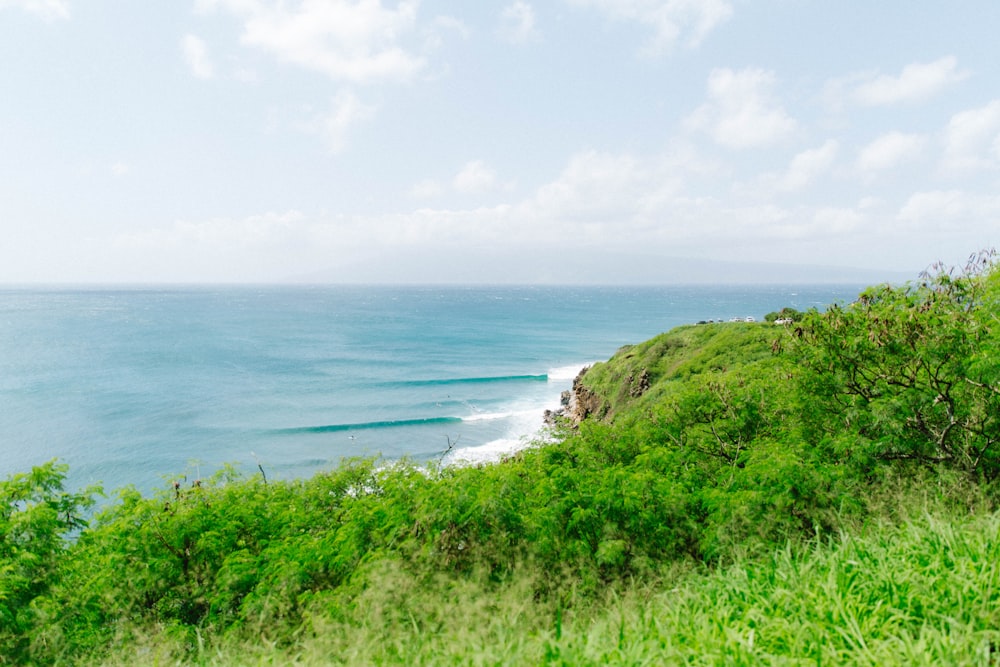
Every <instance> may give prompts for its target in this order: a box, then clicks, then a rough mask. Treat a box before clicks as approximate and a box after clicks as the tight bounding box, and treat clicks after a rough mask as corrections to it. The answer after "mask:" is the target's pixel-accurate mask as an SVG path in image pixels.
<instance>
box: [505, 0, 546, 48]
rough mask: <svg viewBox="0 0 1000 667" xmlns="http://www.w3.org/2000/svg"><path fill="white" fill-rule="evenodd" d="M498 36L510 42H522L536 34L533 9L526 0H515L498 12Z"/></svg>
mask: <svg viewBox="0 0 1000 667" xmlns="http://www.w3.org/2000/svg"><path fill="white" fill-rule="evenodd" d="M500 20H501V25H500V30H499V34H500V37H502V38H503V39H505V40H506V41H508V42H511V43H512V44H523V43H525V42H527V41H530V40H532V39H534V38H536V37H537V36H538V31H537V30H536V28H535V10H534V8H533V7H532V6H531V5H529V4H528V3H527V2H523V1H522V0H517V1H516V2H514V3H512V4H509V5H507V6H506V7H504V8H503V11H502V12H500Z"/></svg>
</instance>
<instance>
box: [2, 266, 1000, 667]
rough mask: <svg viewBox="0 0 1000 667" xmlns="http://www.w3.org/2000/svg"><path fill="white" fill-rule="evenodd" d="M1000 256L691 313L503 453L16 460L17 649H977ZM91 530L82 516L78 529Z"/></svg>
mask: <svg viewBox="0 0 1000 667" xmlns="http://www.w3.org/2000/svg"><path fill="white" fill-rule="evenodd" d="M998 299H1000V274H998V273H997V271H996V270H994V268H993V265H992V256H991V255H981V256H978V257H975V258H973V261H972V262H970V265H969V267H967V269H966V270H965V271H962V272H957V273H956V272H953V271H944V270H941V271H937V272H935V273H933V274H930V275H927V276H924V277H922V278H921V280H920V281H918V282H916V283H912V284H908V285H905V286H902V287H891V286H880V287H873V288H871V289H869V290H867V291H865V292H863V293H862V294H861V295H860V296H859V298H858V300H857V301H855V302H854V303H852V304H847V305H834V306H832V307H830V308H829V309H828V310H827V311H825V312H823V313H819V312H811V313H809V314H807V315H806V316H805V317H804V318H803V319H801V320H800V321H797V322H795V323H794V324H792V325H788V326H785V325H774V324H745V323H739V324H712V325H696V326H689V327H682V328H679V329H676V330H674V331H671V332H669V333H667V334H663V335H661V336H658V337H656V338H654V339H652V340H650V341H647V342H645V343H642V344H640V345H635V346H630V347H628V348H624V349H622V350H620V351H619V352H618V353H617V354H616V355H615V356H614V357H613V358H612V359H610V360H609V361H608V362H606V363H603V364H598V365H596V366H595V367H594V368H592V369H590V371H588V372H587V373H586V375H584V376H583V378H582V379H581V380H580V381H579V383H578V386H577V394H578V397H582V398H583V399H584V400H583V404H584V411H585V412H587V413H588V416H587V418H585V419H583V420H582V422H581V423H580V424H579V425H578V426H576V427H571V426H570V425H564V426H563V427H561V428H557V429H556V432H555V433H554V435H555V439H554V441H553V442H551V443H550V444H546V445H544V446H539V447H535V448H530V449H527V450H525V451H523V452H521V453H519V454H517V455H516V456H513V457H511V458H510V459H509V460H507V461H505V462H504V464H502V465H492V466H482V467H468V468H439V467H431V468H420V467H416V466H412V465H408V464H407V463H406V462H402V463H397V464H392V465H384V464H381V463H379V462H376V461H372V460H355V461H346V462H344V463H343V465H341V466H340V467H338V468H337V469H336V470H333V471H330V472H328V473H323V474H320V475H316V476H315V477H313V478H310V479H306V480H297V481H281V482H275V481H270V482H269V481H268V480H266V479H265V478H264V477H263V476H261V475H254V476H246V477H245V476H242V475H240V474H238V473H237V472H236V471H234V470H224V471H222V472H221V473H219V474H218V475H216V476H215V477H214V478H213V479H211V480H204V481H202V482H198V483H197V484H195V485H188V484H187V483H183V484H182V483H181V482H180V478H178V482H176V483H174V484H171V485H168V486H167V488H165V489H163V490H161V491H160V492H159V493H157V494H155V495H154V496H153V497H143V496H141V495H140V494H139V493H138V492H136V491H135V490H134V489H124V490H121V491H119V492H118V497H117V500H116V501H115V502H113V503H111V504H110V505H109V507H107V508H106V509H105V510H104V511H102V512H101V513H100V514H99V515H98V516H97V517H96V518H94V519H93V520H92V521H91V523H90V525H88V526H84V525H83V519H82V517H83V516H84V515H85V511H86V510H87V508H88V507H89V506H90V504H91V503H92V502H93V497H94V495H95V491H94V490H86V491H82V492H79V493H68V492H66V491H65V490H64V489H63V479H64V473H65V470H64V469H63V468H61V467H60V466H58V465H55V464H50V465H47V466H42V467H40V468H37V469H35V470H34V471H32V472H31V473H30V474H26V475H19V476H15V477H13V478H10V479H8V480H7V481H4V482H0V663H2V662H8V663H39V664H47V663H67V662H101V661H104V662H123V663H126V662H135V661H139V662H149V663H152V662H159V663H167V662H196V663H203V664H225V663H244V662H261V663H267V662H296V661H297V662H301V663H342V664H371V663H394V664H395V663H398V664H404V663H405V664H417V663H422V664H439V663H446V664H453V663H463V664H499V663H513V664H538V663H547V664H588V663H590V664H596V663H606V662H628V663H633V662H643V661H653V662H663V661H694V662H698V661H701V662H704V663H706V664H714V663H718V662H726V661H729V662H733V663H751V664H752V663H762V664H770V663H775V662H777V663H781V662H783V661H786V660H788V661H792V660H805V661H807V662H817V663H818V662H823V661H826V662H837V663H840V664H846V663H852V662H853V663H858V664H862V663H863V664H888V663H897V664H903V663H907V664H912V663H913V662H926V663H935V662H937V663H940V662H967V663H971V662H977V661H979V662H983V661H989V660H991V659H992V653H991V652H992V651H993V647H994V646H997V645H998V642H1000V637H997V636H996V635H997V631H996V628H997V627H1000V624H998V623H997V621H998V620H1000V619H997V618H996V611H995V610H996V609H998V608H1000V605H998V602H1000V600H998V597H1000V586H998V585H997V584H1000V581H996V578H997V576H998V575H997V571H996V568H995V567H993V566H992V564H993V563H995V562H996V556H997V553H998V552H1000V528H998V526H1000V523H998V519H997V516H996V515H995V514H993V511H994V503H995V498H996V492H995V482H996V478H997V476H998V474H1000V444H998V443H997V440H998V439H1000V410H998V408H1000V404H998V401H1000V349H998V345H1000V328H998V321H997V317H998V315H1000V302H998ZM71 533H72V534H73V535H74V538H73V539H69V537H68V536H69V534H71Z"/></svg>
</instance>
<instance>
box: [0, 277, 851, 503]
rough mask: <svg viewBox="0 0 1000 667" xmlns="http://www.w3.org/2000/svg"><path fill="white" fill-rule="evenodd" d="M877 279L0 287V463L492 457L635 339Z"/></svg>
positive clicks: (175, 468)
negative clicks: (587, 372)
mask: <svg viewBox="0 0 1000 667" xmlns="http://www.w3.org/2000/svg"><path fill="white" fill-rule="evenodd" d="M861 287H862V286H861V285H850V286H828V285H824V286H802V285H798V286H772V287H761V286H747V287H703V286H699V287H690V286H684V287H644V288H640V287H493V288H489V287H468V288H463V287H340V286H338V287H327V286H324V287H243V286H241V287H192V288H169V289H153V288H135V289H97V288H87V289H38V288H32V289H20V288H6V289H0V477H6V476H7V475H8V474H10V473H13V472H21V471H26V470H28V469H30V467H31V466H32V465H37V464H39V463H42V462H45V461H47V460H49V459H51V458H59V459H60V460H62V461H64V462H66V463H68V464H69V465H70V483H71V485H73V486H78V485H82V484H86V483H92V482H101V483H103V484H104V485H105V488H106V489H108V490H111V489H115V488H119V487H121V486H124V485H126V484H135V485H136V486H138V487H139V488H140V489H141V490H143V491H148V490H150V489H152V488H154V487H157V486H161V485H162V484H163V483H164V481H163V480H164V477H165V476H170V475H176V474H186V475H188V476H189V477H191V478H193V477H197V476H206V475H208V474H210V473H211V472H212V471H214V470H216V469H218V467H219V466H220V465H221V464H223V463H239V464H241V468H242V469H244V470H246V471H255V470H256V466H257V463H258V462H259V463H260V464H261V465H262V466H263V467H264V469H265V471H266V472H267V474H268V475H269V476H273V477H290V476H301V475H308V474H310V473H313V472H316V471H317V470H320V469H324V468H330V467H333V466H335V465H337V463H338V462H339V461H340V460H341V459H342V458H343V457H346V456H356V455H364V456H374V455H380V456H383V457H385V458H388V459H395V458H399V457H404V456H406V457H410V458H413V459H417V460H428V459H435V458H438V457H441V456H442V454H443V453H444V452H445V450H446V449H447V448H448V445H449V443H452V444H454V445H455V448H454V450H453V451H452V454H451V455H450V456H452V457H455V456H458V457H464V458H467V459H477V458H489V457H490V456H495V455H497V453H500V452H503V451H507V450H509V449H510V448H512V447H515V446H517V444H518V443H519V442H521V441H522V440H523V439H524V438H526V437H529V436H531V435H533V434H534V433H535V432H536V430H537V429H538V428H539V427H540V425H541V417H542V413H543V411H544V410H545V409H546V408H552V407H557V406H558V402H559V394H560V392H562V391H563V390H565V389H567V388H569V386H570V385H571V382H572V379H573V377H574V376H575V375H576V373H577V371H579V369H580V368H581V367H582V366H584V365H586V364H588V363H591V362H594V361H599V360H604V359H607V358H608V357H610V356H611V355H612V354H613V353H614V352H615V351H616V350H617V349H618V348H619V347H621V346H622V345H626V344H630V343H638V342H641V341H643V340H646V339H648V338H650V337H652V336H654V335H656V334H657V333H659V332H662V331H666V330H668V329H670V328H672V327H674V326H676V325H680V324H687V323H692V322H695V321H698V320H703V319H719V318H723V319H729V318H730V317H734V316H740V317H743V316H747V315H751V316H754V317H756V318H757V319H758V320H759V319H762V318H763V316H764V314H765V313H767V312H770V311H772V310H777V309H779V308H781V307H782V306H793V307H795V308H798V309H800V310H803V309H806V308H809V307H813V306H815V307H819V308H823V307H825V306H827V305H828V304H830V303H832V302H835V301H849V300H851V299H853V298H854V296H856V295H857V293H858V291H859V290H860V288H861Z"/></svg>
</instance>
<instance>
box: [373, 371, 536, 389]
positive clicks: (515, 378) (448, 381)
mask: <svg viewBox="0 0 1000 667" xmlns="http://www.w3.org/2000/svg"><path fill="white" fill-rule="evenodd" d="M548 379H549V376H548V375H547V374H544V373H543V374H541V375H502V376H497V377H475V378H442V379H436V380H399V381H397V382H383V383H380V386H383V387H385V386H389V387H436V386H443V385H453V384H486V383H489V382H547V381H548Z"/></svg>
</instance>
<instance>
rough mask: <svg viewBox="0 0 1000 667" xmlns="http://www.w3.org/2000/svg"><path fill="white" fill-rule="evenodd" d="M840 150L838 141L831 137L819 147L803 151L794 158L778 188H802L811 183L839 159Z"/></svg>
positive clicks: (789, 189) (785, 189)
mask: <svg viewBox="0 0 1000 667" xmlns="http://www.w3.org/2000/svg"><path fill="white" fill-rule="evenodd" d="M838 150H839V146H838V144H837V142H836V141H835V140H833V139H830V140H828V141H827V142H826V143H824V144H823V145H822V146H820V147H819V148H813V149H810V150H806V151H802V152H801V153H799V154H798V155H796V156H795V157H794V158H792V162H791V164H790V165H788V170H787V171H786V172H785V173H784V174H783V175H782V176H781V178H780V179H779V181H778V183H777V186H778V189H779V190H783V191H792V190H800V189H802V188H804V187H805V186H807V185H809V184H810V183H812V182H813V181H814V180H816V178H817V177H819V176H820V175H821V174H823V173H824V172H826V171H827V170H828V169H829V168H830V165H832V164H833V161H834V160H835V159H837V152H838Z"/></svg>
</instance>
